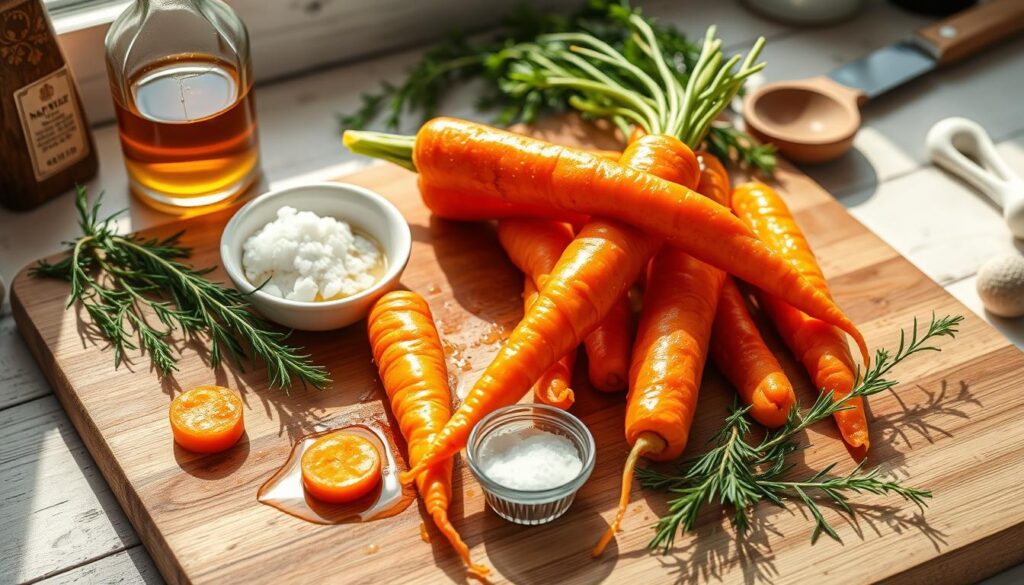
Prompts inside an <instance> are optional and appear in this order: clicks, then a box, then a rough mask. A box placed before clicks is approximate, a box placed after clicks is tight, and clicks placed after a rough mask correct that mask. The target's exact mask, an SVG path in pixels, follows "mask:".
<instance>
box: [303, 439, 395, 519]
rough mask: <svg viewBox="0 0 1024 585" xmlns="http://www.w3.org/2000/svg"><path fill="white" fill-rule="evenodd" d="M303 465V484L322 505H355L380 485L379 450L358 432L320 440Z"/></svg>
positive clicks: (304, 458) (304, 456) (305, 455)
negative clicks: (355, 502) (351, 503)
mask: <svg viewBox="0 0 1024 585" xmlns="http://www.w3.org/2000/svg"><path fill="white" fill-rule="evenodd" d="M301 466H302V485H303V486H305V488H306V491H307V492H308V493H309V494H310V495H311V496H313V497H314V498H316V499H318V500H320V501H322V502H328V503H331V504H344V503H347V502H354V501H355V500H358V499H359V498H361V497H363V496H365V495H366V494H368V493H370V492H371V491H373V488H375V487H377V485H378V484H380V453H379V452H378V451H377V447H376V446H374V444H373V443H371V442H370V441H369V439H367V438H365V437H361V436H359V435H356V434H354V433H346V432H345V431H339V432H337V433H331V434H329V435H324V436H322V437H320V438H319V439H317V440H316V441H314V442H313V444H312V445H310V446H309V448H307V449H306V451H305V452H304V453H303V454H302V462H301Z"/></svg>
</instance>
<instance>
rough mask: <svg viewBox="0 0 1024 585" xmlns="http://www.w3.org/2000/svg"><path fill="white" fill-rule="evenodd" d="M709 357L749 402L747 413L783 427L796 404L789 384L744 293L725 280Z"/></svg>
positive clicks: (767, 424)
mask: <svg viewBox="0 0 1024 585" xmlns="http://www.w3.org/2000/svg"><path fill="white" fill-rule="evenodd" d="M711 359H712V361H713V362H714V363H715V366H716V367H718V370H719V371H720V372H722V374H724V375H725V377H726V378H728V379H729V381H730V382H731V383H732V385H733V386H734V387H735V388H736V391H737V392H738V393H739V395H740V398H742V399H743V402H744V403H745V404H749V405H750V416H752V417H754V420H756V421H757V422H759V423H761V424H763V425H764V426H766V427H769V428H776V427H779V426H782V424H783V423H785V422H786V417H787V416H788V415H789V410H790V408H792V407H793V405H794V404H795V403H796V394H795V393H794V392H793V384H792V383H790V381H789V378H788V377H787V376H786V373H785V372H783V371H782V366H780V365H779V361H778V360H777V359H775V355H774V354H773V353H772V352H771V350H770V349H768V346H767V345H766V344H765V342H764V339H763V338H762V337H761V332H760V331H758V329H757V325H756V324H755V323H754V320H753V319H752V318H751V317H750V313H749V311H748V310H747V304H746V302H745V301H744V300H743V294H742V293H741V292H740V289H739V288H738V287H737V286H736V283H735V282H734V281H733V280H732V279H731V278H726V279H725V284H724V285H723V286H722V296H721V298H719V300H718V313H717V314H716V315H715V325H714V328H713V329H712V331H711Z"/></svg>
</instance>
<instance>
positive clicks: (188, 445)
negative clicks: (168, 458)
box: [169, 385, 245, 453]
mask: <svg viewBox="0 0 1024 585" xmlns="http://www.w3.org/2000/svg"><path fill="white" fill-rule="evenodd" d="M169 414H170V421H171V433H172V434H173V435H174V442H175V443H177V444H178V445H181V447H183V448H185V449H187V450H189V451H192V452H194V453H219V452H221V451H224V450H226V449H229V448H230V447H232V446H233V445H234V444H235V443H237V442H238V439H239V438H241V436H242V433H244V432H245V422H244V421H243V415H242V401H241V400H240V399H239V398H238V395H236V394H235V393H234V392H232V391H231V390H228V389H227V388H223V387H221V386H212V385H211V386H196V387H195V388H193V389H191V390H189V391H188V392H183V393H181V394H179V395H178V396H176V397H175V398H174V400H172V401H171V406H170V413H169Z"/></svg>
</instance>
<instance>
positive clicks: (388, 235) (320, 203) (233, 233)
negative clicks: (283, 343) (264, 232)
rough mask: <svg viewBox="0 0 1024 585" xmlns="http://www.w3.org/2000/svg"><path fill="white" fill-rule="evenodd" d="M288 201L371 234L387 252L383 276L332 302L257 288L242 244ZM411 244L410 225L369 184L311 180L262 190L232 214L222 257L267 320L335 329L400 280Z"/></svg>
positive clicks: (353, 319) (223, 239)
mask: <svg viewBox="0 0 1024 585" xmlns="http://www.w3.org/2000/svg"><path fill="white" fill-rule="evenodd" d="M286 205H287V206H290V207H294V208H295V209H298V210H299V211H312V212H313V213H315V214H317V215H319V216H321V217H333V218H335V219H338V220H342V221H346V222H348V223H350V224H351V225H352V227H353V228H355V229H357V230H359V231H362V232H363V233H365V234H367V235H369V236H370V237H372V238H373V239H375V240H376V241H377V243H378V244H380V246H381V248H382V249H383V252H384V255H385V256H386V257H387V269H386V271H385V273H384V276H383V277H381V279H380V280H379V281H377V282H376V283H375V284H374V285H373V286H371V287H370V288H368V289H366V290H364V291H363V292H361V293H358V294H355V295H352V296H350V297H345V298H343V299H337V300H333V301H321V302H305V301H290V300H287V299H283V298H281V297H276V296H274V295H271V294H267V293H265V292H263V291H259V290H256V285H254V284H253V283H251V282H249V281H248V280H246V278H245V272H244V271H243V270H242V244H244V243H245V241H246V240H247V239H249V237H251V236H252V235H254V234H255V233H256V232H257V231H259V229H260V228H262V227H263V226H265V225H266V224H268V223H270V222H271V221H273V220H274V219H276V218H277V210H278V209H280V208H281V207H284V206H286ZM411 249H412V235H411V233H410V231H409V224H408V223H406V221H405V218H403V217H402V214H401V212H400V211H398V208H397V207H395V206H394V204H392V203H391V202H390V201H388V200H387V199H385V198H384V197H382V196H381V195H379V194H377V193H374V192H373V191H370V190H369V189H365V188H363V187H359V186H357V185H350V184H347V183H314V184H309V185H302V186H298V187H290V188H287V189H280V190H277V191H271V192H269V193H266V194H264V195H261V196H259V197H257V198H256V199H253V200H252V201H250V202H249V203H247V204H246V205H245V206H243V207H242V208H241V209H239V210H238V211H237V212H236V213H235V215H234V216H233V217H232V218H231V221H229V222H228V224H227V225H226V226H225V227H224V233H223V234H221V238H220V257H221V262H222V263H223V265H224V270H226V271H227V273H228V277H229V278H231V281H232V282H234V283H235V288H237V289H238V290H240V291H242V292H244V293H249V294H250V297H249V300H250V301H251V302H252V305H253V306H254V307H255V308H256V309H257V310H258V311H259V312H260V313H261V314H263V316H264V317H266V318H267V319H270V320H271V321H274V322H276V323H280V324H281V325H284V326H285V327H290V328H292V329H301V330H304V331H327V330H330V329H338V328H340V327H345V326H346V325H351V324H352V323H355V322H356V321H358V320H360V319H362V318H363V317H365V316H366V314H367V313H369V311H370V307H371V306H373V303H374V302H375V301H376V300H377V299H379V298H380V297H381V296H382V295H384V293H386V292H388V291H390V290H392V289H394V288H395V287H396V286H397V285H398V280H399V278H401V276H402V271H403V270H405V265H406V264H407V263H408V262H409V252H410V251H411ZM257 284H258V283H257Z"/></svg>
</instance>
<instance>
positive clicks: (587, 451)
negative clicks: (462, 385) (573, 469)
mask: <svg viewBox="0 0 1024 585" xmlns="http://www.w3.org/2000/svg"><path fill="white" fill-rule="evenodd" d="M529 428H535V429H539V430H542V431H547V432H549V433H554V434H557V435H561V436H563V437H565V438H567V439H569V440H570V441H571V442H572V444H573V446H575V447H576V451H577V454H578V455H579V457H580V461H581V462H582V463H583V467H582V469H580V473H579V475H577V476H576V477H575V478H574V479H572V480H571V481H569V482H568V483H565V484H562V485H560V486H556V487H553V488H550V489H545V490H536V491H531V490H519V489H513V488H509V487H506V486H504V485H501V484H499V483H497V482H495V481H493V480H492V479H490V478H489V477H487V476H486V475H485V474H484V472H483V470H482V469H481V461H480V455H481V451H482V450H483V448H484V446H486V445H487V442H488V441H490V440H491V439H492V438H494V437H496V436H498V435H501V434H503V433H508V432H514V431H519V430H523V429H529ZM595 451H596V449H595V446H594V436H593V435H591V434H590V430H589V429H587V427H586V425H584V424H583V422H582V421H581V420H580V419H578V418H576V417H575V416H573V415H571V414H569V413H568V412H565V411H564V410H561V409H558V408H554V407H551V406H547V405H543V404H514V405H512V406H506V407H504V408H499V409H498V410H496V411H494V412H492V413H491V414H489V415H487V416H486V417H484V419H483V420H481V421H480V422H479V423H477V425H476V426H475V427H473V430H472V431H471V432H470V433H469V443H468V445H467V447H466V459H467V462H468V463H469V469H470V470H471V471H472V472H473V475H474V476H475V477H476V479H477V481H478V482H479V483H480V487H481V488H482V489H483V491H484V497H485V498H486V500H487V504H488V505H489V506H490V507H491V509H492V510H494V512H495V513H496V514H498V515H499V516H501V517H502V518H504V519H506V520H508V521H509V522H514V523H516V524H526V525H537V524H544V523H547V522H551V521H552V520H554V519H556V518H558V517H559V516H561V515H562V514H565V512H566V511H567V510H568V509H569V506H571V505H572V502H573V500H574V499H575V497H576V492H577V491H579V489H580V487H582V486H583V484H584V483H585V482H586V481H587V479H588V478H590V474H591V472H592V471H594V453H595Z"/></svg>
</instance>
